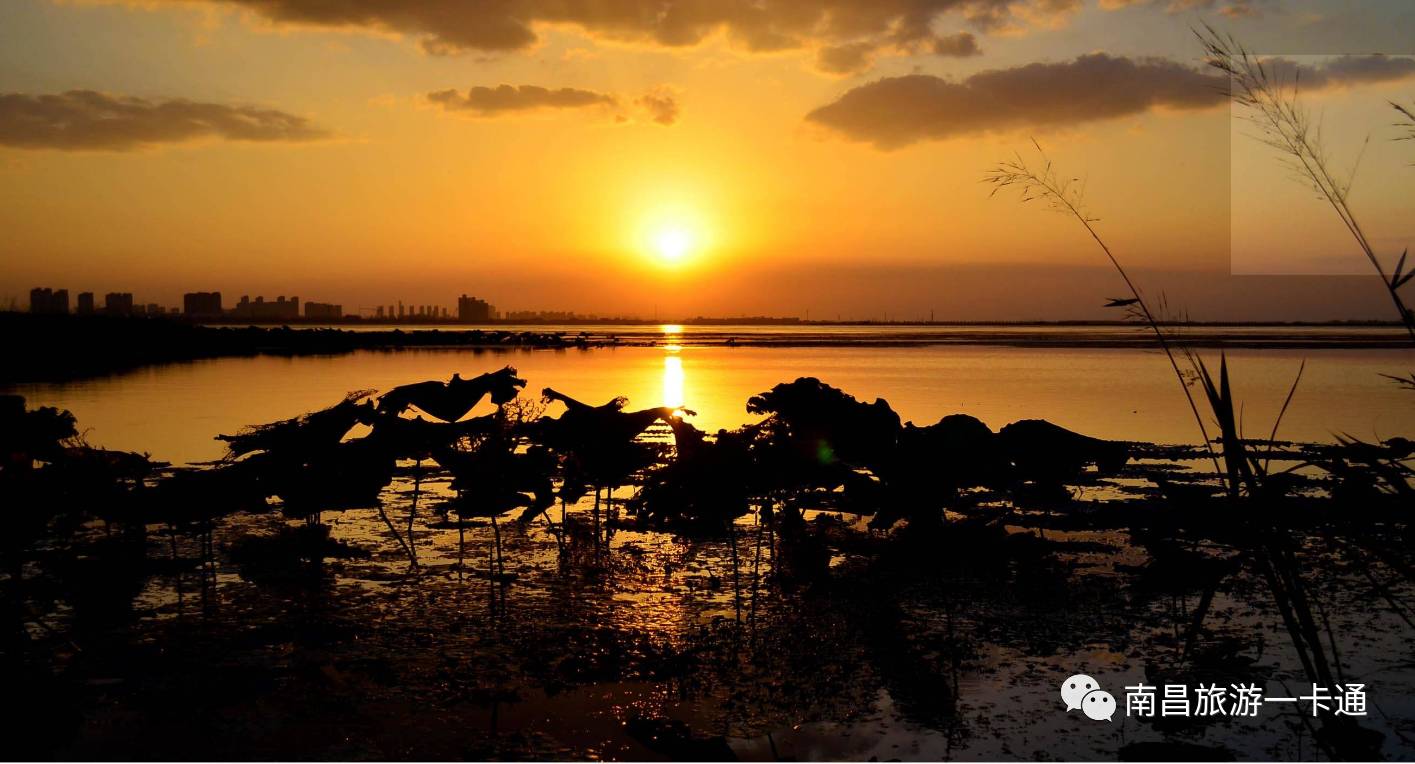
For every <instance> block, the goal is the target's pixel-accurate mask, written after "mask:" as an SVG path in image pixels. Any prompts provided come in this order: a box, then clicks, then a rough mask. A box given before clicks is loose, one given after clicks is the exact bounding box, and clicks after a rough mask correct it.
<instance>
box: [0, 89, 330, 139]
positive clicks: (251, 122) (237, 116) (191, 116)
mask: <svg viewBox="0 0 1415 764" xmlns="http://www.w3.org/2000/svg"><path fill="white" fill-rule="evenodd" d="M328 135H329V133H328V131H326V130H324V129H323V128H320V127H318V126H316V125H314V124H312V123H310V121H309V120H307V119H305V118H304V117H299V116H296V115H294V114H288V113H286V112H283V111H276V110H274V109H259V108H255V107H250V106H228V105H225V104H219V103H203V102H199V101H188V100H185V99H171V100H164V101H151V100H147V99H143V98H134V97H131V96H114V95H108V94H105V93H97V92H94V91H92V90H70V91H68V92H66V93H59V94H54V95H29V94H26V93H4V94H0V145H5V146H15V147H19V148H27V149H45V148H48V149H65V150H84V149H100V150H110V151H129V150H132V149H138V148H142V147H144V146H150V145H153V144H159V143H177V142H181V141H189V140H194V139H198V138H221V139H225V140H230V141H267V142H269V141H311V140H317V139H320V138H325V137H328Z"/></svg>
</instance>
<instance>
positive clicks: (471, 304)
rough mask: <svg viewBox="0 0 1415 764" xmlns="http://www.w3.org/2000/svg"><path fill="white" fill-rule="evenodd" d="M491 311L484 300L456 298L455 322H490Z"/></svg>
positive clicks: (465, 297)
mask: <svg viewBox="0 0 1415 764" xmlns="http://www.w3.org/2000/svg"><path fill="white" fill-rule="evenodd" d="M492 312H493V309H492V307H491V303H489V302H487V301H486V300H478V299H477V298H475V297H468V296H466V295H462V296H461V297H458V298H457V320H459V321H490V320H491V316H492Z"/></svg>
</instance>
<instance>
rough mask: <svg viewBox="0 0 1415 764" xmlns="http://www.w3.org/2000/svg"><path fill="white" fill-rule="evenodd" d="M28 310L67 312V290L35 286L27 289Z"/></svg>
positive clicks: (36, 311) (34, 311) (32, 311)
mask: <svg viewBox="0 0 1415 764" xmlns="http://www.w3.org/2000/svg"><path fill="white" fill-rule="evenodd" d="M29 312H31V313H68V312H69V290H67V289H50V288H48V287H35V288H34V289H31V290H29Z"/></svg>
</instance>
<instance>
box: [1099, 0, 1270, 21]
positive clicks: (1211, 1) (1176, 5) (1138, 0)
mask: <svg viewBox="0 0 1415 764" xmlns="http://www.w3.org/2000/svg"><path fill="white" fill-rule="evenodd" d="M1270 4H1271V0H1228V2H1222V3H1221V2H1219V0H1100V7H1101V8H1102V9H1103V10H1108V11H1114V10H1119V9H1121V8H1129V7H1132V6H1138V5H1163V6H1164V9H1165V11H1166V12H1168V13H1171V14H1178V13H1186V12H1188V11H1216V12H1217V13H1219V14H1221V15H1223V16H1227V17H1229V18H1231V19H1238V18H1257V17H1260V16H1262V15H1263V6H1266V5H1270Z"/></svg>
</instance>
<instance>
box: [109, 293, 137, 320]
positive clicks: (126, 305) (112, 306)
mask: <svg viewBox="0 0 1415 764" xmlns="http://www.w3.org/2000/svg"><path fill="white" fill-rule="evenodd" d="M103 312H104V313H107V314H108V315H110V316H131V315H133V293H132V292H109V293H108V294H105V295H103Z"/></svg>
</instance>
